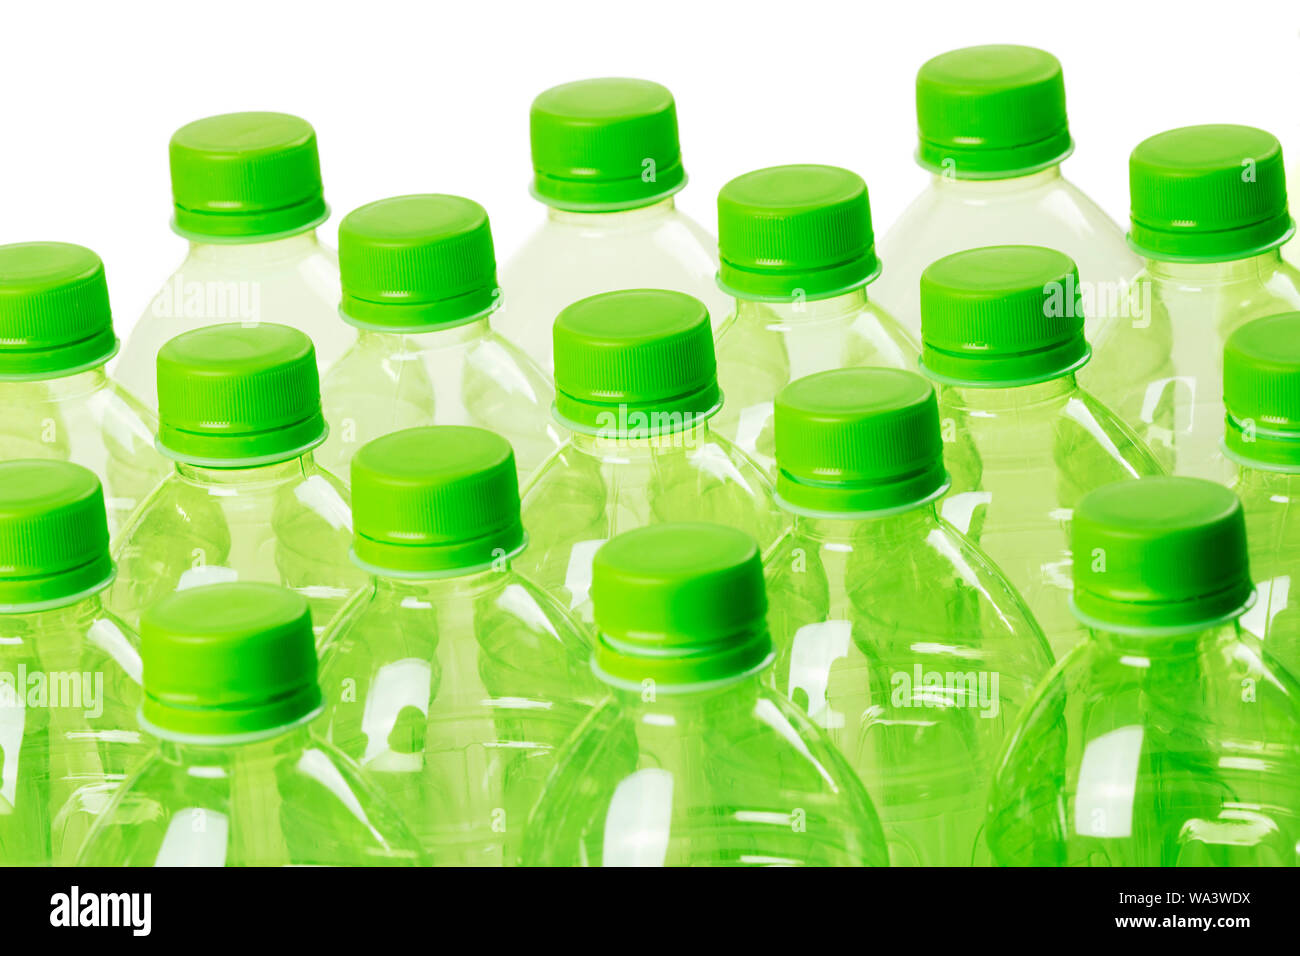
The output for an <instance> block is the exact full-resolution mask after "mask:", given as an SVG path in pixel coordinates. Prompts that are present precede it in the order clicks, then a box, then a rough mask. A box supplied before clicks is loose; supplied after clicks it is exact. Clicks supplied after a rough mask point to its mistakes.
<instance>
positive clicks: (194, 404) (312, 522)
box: [108, 323, 366, 629]
mask: <svg viewBox="0 0 1300 956" xmlns="http://www.w3.org/2000/svg"><path fill="white" fill-rule="evenodd" d="M158 397H159V406H160V407H159V412H160V414H159V431H158V448H159V450H160V451H162V453H163V454H165V455H166V456H167V457H169V458H171V459H173V460H174V462H175V466H174V468H173V470H172V473H171V474H170V475H169V476H168V477H167V478H166V480H165V481H163V483H162V484H161V485H159V486H158V487H157V488H156V489H155V490H154V491H153V493H152V494H151V495H149V497H148V498H147V499H146V500H145V501H144V503H143V504H142V505H141V506H140V509H139V510H138V511H137V512H136V513H135V515H134V517H133V518H132V519H131V522H130V524H129V525H127V527H126V528H125V529H124V530H123V531H122V533H121V534H120V535H119V536H118V538H117V541H116V543H115V549H116V550H115V552H114V556H115V557H116V559H117V566H118V572H119V574H118V578H117V581H116V582H115V583H114V585H113V588H112V590H111V591H110V592H109V598H108V601H109V606H110V607H111V608H113V610H114V611H116V612H117V613H118V614H120V615H121V616H122V617H123V619H125V620H126V621H127V622H128V623H130V624H131V625H132V626H133V627H138V626H139V621H140V617H141V614H142V613H143V612H144V609H145V608H147V607H149V606H150V605H152V604H153V603H154V602H156V601H158V600H159V599H161V598H162V597H163V596H164V595H166V594H168V593H170V592H171V591H175V590H184V589H186V588H191V587H197V586H198V585H201V584H213V583H217V582H228V581H236V580H238V581H267V582H271V583H276V584H283V585H285V586H286V587H289V588H292V589H293V590H295V591H298V592H299V593H301V594H302V595H303V596H304V597H305V598H307V601H308V603H309V604H310V605H311V608H312V616H313V619H315V620H316V621H317V622H318V624H317V627H318V628H320V629H323V628H324V626H325V625H326V624H327V623H329V621H330V619H331V618H332V617H333V616H334V615H335V614H336V613H337V612H338V611H339V609H340V608H342V606H343V604H344V603H345V602H346V601H347V599H348V598H349V597H350V596H351V595H352V594H353V593H355V592H356V591H357V590H358V589H359V588H360V587H362V586H363V585H364V584H365V581H366V576H365V574H364V573H363V572H362V571H361V569H360V568H358V567H356V565H354V564H352V562H351V561H349V560H348V550H349V548H350V547H351V544H352V515H351V512H350V510H349V507H348V493H347V489H346V487H345V486H344V485H343V482H341V481H339V480H338V479H337V478H335V477H334V476H333V475H331V474H330V473H329V472H327V471H325V470H324V469H323V468H321V467H320V466H319V465H317V464H316V462H315V460H314V458H313V456H312V451H313V449H315V448H316V447H318V446H319V445H320V443H321V442H322V441H324V440H325V435H326V431H327V429H326V425H325V419H324V418H323V417H322V415H321V405H320V385H319V382H318V379H317V376H316V358H315V354H314V349H313V348H312V344H311V340H310V339H309V338H307V336H306V335H304V334H303V333H302V332H299V331H297V330H296V329H291V328H288V327H287V326H283V325H273V324H270V323H266V324H262V325H258V326H254V327H251V328H244V327H241V326H238V325H217V326H211V327H209V328H205V329H197V330H195V331H193V332H186V333H185V334H184V335H178V336H177V337H176V338H174V339H172V340H171V341H170V342H168V343H167V344H166V345H165V346H163V349H162V351H161V352H159V353H158Z"/></svg>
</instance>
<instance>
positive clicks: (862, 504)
mask: <svg viewBox="0 0 1300 956" xmlns="http://www.w3.org/2000/svg"><path fill="white" fill-rule="evenodd" d="M775 429H776V466H777V477H776V490H777V495H778V496H779V499H780V501H781V502H782V503H783V504H785V505H793V506H794V508H795V509H798V510H806V511H816V512H861V511H881V510H886V509H895V508H904V507H907V506H909V505H915V504H917V503H919V502H922V501H925V500H927V499H929V498H932V497H933V496H934V495H935V494H936V493H938V492H939V491H941V490H942V489H943V488H944V487H946V486H947V483H948V474H947V472H946V471H945V470H944V467H943V439H942V437H941V435H940V433H939V406H938V402H937V401H936V400H935V395H934V388H933V386H931V385H930V383H929V382H927V381H926V380H925V379H923V378H922V377H921V376H919V375H916V374H914V373H912V372H903V371H899V370H897V369H885V368H846V369H836V370H833V371H829V372H818V373H817V374H815V375H809V376H807V377H806V378H801V379H798V380H796V381H794V382H791V383H790V384H789V385H787V386H786V387H785V388H783V389H781V391H780V393H779V394H778V395H777V396H776V412H775Z"/></svg>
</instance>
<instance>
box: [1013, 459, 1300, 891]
mask: <svg viewBox="0 0 1300 956" xmlns="http://www.w3.org/2000/svg"><path fill="white" fill-rule="evenodd" d="M1073 544H1074V555H1075V564H1074V581H1075V592H1074V602H1075V604H1074V606H1075V613H1077V614H1078V615H1079V620H1080V621H1081V622H1083V623H1084V624H1085V625H1086V626H1087V627H1088V629H1089V634H1088V638H1087V640H1086V641H1085V642H1084V643H1083V644H1081V645H1079V646H1078V647H1076V648H1075V649H1074V650H1073V651H1071V652H1070V654H1068V655H1067V656H1066V657H1065V658H1064V659H1063V660H1061V661H1059V662H1058V663H1057V666H1056V668H1055V669H1054V670H1053V671H1052V673H1051V674H1050V675H1049V677H1048V678H1047V680H1046V681H1045V682H1044V683H1043V684H1042V685H1040V686H1039V688H1038V690H1037V692H1036V693H1035V695H1034V699H1033V700H1032V701H1031V702H1030V704H1029V706H1028V707H1026V709H1025V711H1024V714H1023V716H1022V718H1021V721H1020V723H1019V724H1018V726H1017V727H1016V730H1015V732H1014V734H1013V736H1012V739H1011V741H1010V742H1009V744H1008V748H1007V752H1006V753H1005V754H1004V755H1003V757H1002V760H1001V761H1000V764H999V767H998V770H997V774H996V776H995V779H994V784H993V788H992V790H991V795H990V804H989V819H988V839H989V846H990V848H991V849H992V851H993V857H994V860H995V861H996V862H997V863H1000V864H1003V865H1024V866H1296V865H1297V864H1300V853H1298V851H1297V846H1300V786H1297V784H1298V783H1300V685H1297V684H1296V683H1295V682H1294V681H1293V680H1292V679H1291V678H1290V677H1289V676H1288V675H1287V673H1286V672H1285V671H1284V670H1281V669H1280V668H1275V666H1274V665H1273V664H1272V663H1271V661H1270V660H1269V658H1268V657H1267V655H1265V654H1264V653H1263V652H1262V650H1261V648H1260V645H1259V642H1258V641H1256V640H1255V639H1254V638H1252V637H1251V636H1250V635H1248V634H1245V633H1243V631H1242V630H1241V626H1240V617H1241V614H1242V612H1243V611H1245V610H1246V609H1247V608H1248V607H1249V606H1250V604H1251V602H1252V601H1253V600H1254V589H1253V587H1252V585H1251V582H1250V573H1249V568H1248V561H1247V553H1246V524H1245V521H1244V520H1243V515H1242V508H1241V504H1240V502H1238V500H1237V497H1236V496H1235V495H1234V494H1233V493H1232V492H1231V491H1229V490H1228V489H1227V488H1224V487H1223V486H1222V485H1217V484H1214V483H1213V482H1208V481H1204V480H1201V479H1197V478H1182V477H1177V478H1146V479H1143V480H1142V481H1128V482H1121V483H1117V484H1112V485H1107V486H1106V487H1104V488H1099V489H1097V490H1096V491H1093V492H1091V493H1090V494H1088V495H1087V496H1086V497H1085V498H1084V499H1083V501H1081V502H1080V503H1079V506H1078V508H1077V509H1075V513H1074V524H1073Z"/></svg>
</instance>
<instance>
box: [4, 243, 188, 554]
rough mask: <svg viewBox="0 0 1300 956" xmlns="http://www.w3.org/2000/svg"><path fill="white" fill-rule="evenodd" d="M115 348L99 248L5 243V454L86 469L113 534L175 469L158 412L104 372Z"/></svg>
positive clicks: (8, 457)
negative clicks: (158, 440) (157, 438)
mask: <svg viewBox="0 0 1300 956" xmlns="http://www.w3.org/2000/svg"><path fill="white" fill-rule="evenodd" d="M117 347H118V341H117V336H116V335H114V334H113V316H112V312H111V311H110V309H109V304H108V284H107V282H106V281H105V279H104V263H103V262H101V261H100V258H99V256H97V255H95V253H93V252H91V251H90V250H89V249H87V248H85V247H84V246H74V245H71V244H70V243H66V242H23V243H16V244H14V245H8V246H0V422H2V423H3V424H0V460H9V459H15V458H53V459H56V460H62V461H73V462H76V463H77V464H79V465H83V466H85V467H86V468H89V469H90V470H91V471H93V472H94V473H95V474H96V475H98V476H99V478H100V481H102V482H103V483H104V487H105V489H106V493H105V502H104V503H105V505H106V506H107V508H108V530H109V533H110V534H116V533H117V531H118V529H119V528H121V526H122V525H123V524H124V523H125V522H126V519H127V518H128V517H130V515H131V512H132V511H133V510H135V507H136V505H138V504H139V503H140V502H141V501H142V500H143V499H144V497H145V495H147V494H148V493H149V492H150V491H152V490H153V488H154V487H155V486H156V485H157V484H158V482H160V481H162V479H163V477H164V476H165V475H166V474H167V472H168V471H169V470H170V469H169V468H168V465H167V461H166V459H164V458H163V457H162V456H161V455H159V454H158V453H157V452H156V451H154V447H153V434H154V430H155V428H156V424H155V421H154V417H153V415H152V413H150V412H149V411H148V410H147V409H146V408H145V407H144V406H143V405H142V404H141V403H140V402H139V401H137V400H136V398H135V397H134V396H132V395H130V394H128V393H127V392H126V391H125V390H124V389H123V388H122V387H121V386H120V385H118V384H117V382H116V381H114V380H113V379H112V378H110V377H109V375H108V373H107V371H106V366H107V364H108V361H109V359H111V358H112V357H113V356H114V354H116V352H117Z"/></svg>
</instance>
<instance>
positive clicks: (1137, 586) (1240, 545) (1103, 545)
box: [1070, 478, 1254, 631]
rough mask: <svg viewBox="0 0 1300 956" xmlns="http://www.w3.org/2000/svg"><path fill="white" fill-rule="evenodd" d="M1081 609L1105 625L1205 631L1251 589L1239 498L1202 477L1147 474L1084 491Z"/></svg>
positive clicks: (1078, 545)
mask: <svg viewBox="0 0 1300 956" xmlns="http://www.w3.org/2000/svg"><path fill="white" fill-rule="evenodd" d="M1070 531H1071V535H1070V537H1071V547H1072V549H1073V552H1074V610H1075V616H1077V617H1078V618H1079V620H1081V621H1083V623H1085V624H1087V625H1088V626H1089V627H1093V628H1097V629H1100V630H1120V631H1124V630H1148V629H1153V628H1161V629H1164V628H1169V629H1178V630H1187V629H1199V628H1202V627H1206V626H1209V625H1211V624H1214V623H1216V622H1218V621H1221V620H1223V619H1225V618H1228V617H1234V616H1236V615H1238V614H1240V613H1241V612H1242V611H1244V610H1245V609H1246V608H1247V607H1248V606H1249V605H1250V602H1251V599H1252V597H1253V595H1254V587H1253V586H1252V585H1251V583H1250V567H1249V565H1248V563H1247V560H1246V521H1245V518H1244V517H1243V513H1242V509H1241V502H1240V501H1238V500H1237V496H1236V495H1234V494H1233V493H1232V492H1231V491H1229V490H1228V489H1227V488H1225V487H1223V486H1222V485H1219V484H1215V483H1214V482H1211V481H1203V480H1201V479H1199V478H1142V479H1139V480H1137V481H1120V482H1115V483H1114V484H1109V485H1104V486H1102V487H1101V488H1098V489H1096V490H1094V491H1091V492H1089V493H1088V494H1086V495H1084V496H1083V499H1082V500H1081V501H1080V502H1079V505H1078V507H1077V508H1075V509H1074V519H1073V521H1072V522H1071V529H1070Z"/></svg>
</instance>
